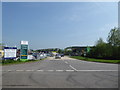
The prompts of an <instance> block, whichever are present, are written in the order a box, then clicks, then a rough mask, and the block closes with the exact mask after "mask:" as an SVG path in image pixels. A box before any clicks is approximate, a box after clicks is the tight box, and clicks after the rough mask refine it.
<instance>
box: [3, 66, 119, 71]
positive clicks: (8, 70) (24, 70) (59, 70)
mask: <svg viewBox="0 0 120 90" xmlns="http://www.w3.org/2000/svg"><path fill="white" fill-rule="evenodd" d="M70 67H71V68H72V69H74V70H36V71H39V72H43V71H50V72H53V71H56V72H63V71H66V72H73V71H77V72H103V71H104V72H110V71H118V70H77V69H75V68H74V67H72V66H71V65H70ZM3 71H5V70H3ZM6 71H8V72H11V71H13V70H6ZM15 71H17V72H20V71H35V70H15Z"/></svg>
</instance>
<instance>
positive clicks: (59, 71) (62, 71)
mask: <svg viewBox="0 0 120 90" xmlns="http://www.w3.org/2000/svg"><path fill="white" fill-rule="evenodd" d="M56 71H58V72H63V71H64V70H56Z"/></svg>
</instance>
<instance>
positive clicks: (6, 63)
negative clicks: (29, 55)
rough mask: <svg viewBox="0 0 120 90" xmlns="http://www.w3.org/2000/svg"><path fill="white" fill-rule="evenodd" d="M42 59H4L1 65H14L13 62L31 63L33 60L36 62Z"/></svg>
mask: <svg viewBox="0 0 120 90" xmlns="http://www.w3.org/2000/svg"><path fill="white" fill-rule="evenodd" d="M45 59H46V58H44V59H40V60H45ZM40 60H28V61H25V62H23V61H20V60H17V61H14V60H6V61H2V62H0V64H1V65H12V64H23V63H31V62H36V61H40Z"/></svg>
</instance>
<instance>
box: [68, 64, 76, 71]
mask: <svg viewBox="0 0 120 90" xmlns="http://www.w3.org/2000/svg"><path fill="white" fill-rule="evenodd" d="M69 66H70V67H71V68H72V69H73V70H75V71H77V69H76V68H74V67H73V66H71V65H69Z"/></svg>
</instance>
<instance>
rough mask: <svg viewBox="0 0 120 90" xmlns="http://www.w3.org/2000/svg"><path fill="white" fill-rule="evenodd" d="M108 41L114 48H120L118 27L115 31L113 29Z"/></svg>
mask: <svg viewBox="0 0 120 90" xmlns="http://www.w3.org/2000/svg"><path fill="white" fill-rule="evenodd" d="M107 41H108V43H109V44H111V45H112V46H120V29H118V28H116V27H115V28H114V29H111V31H110V33H109V35H108V40H107Z"/></svg>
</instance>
